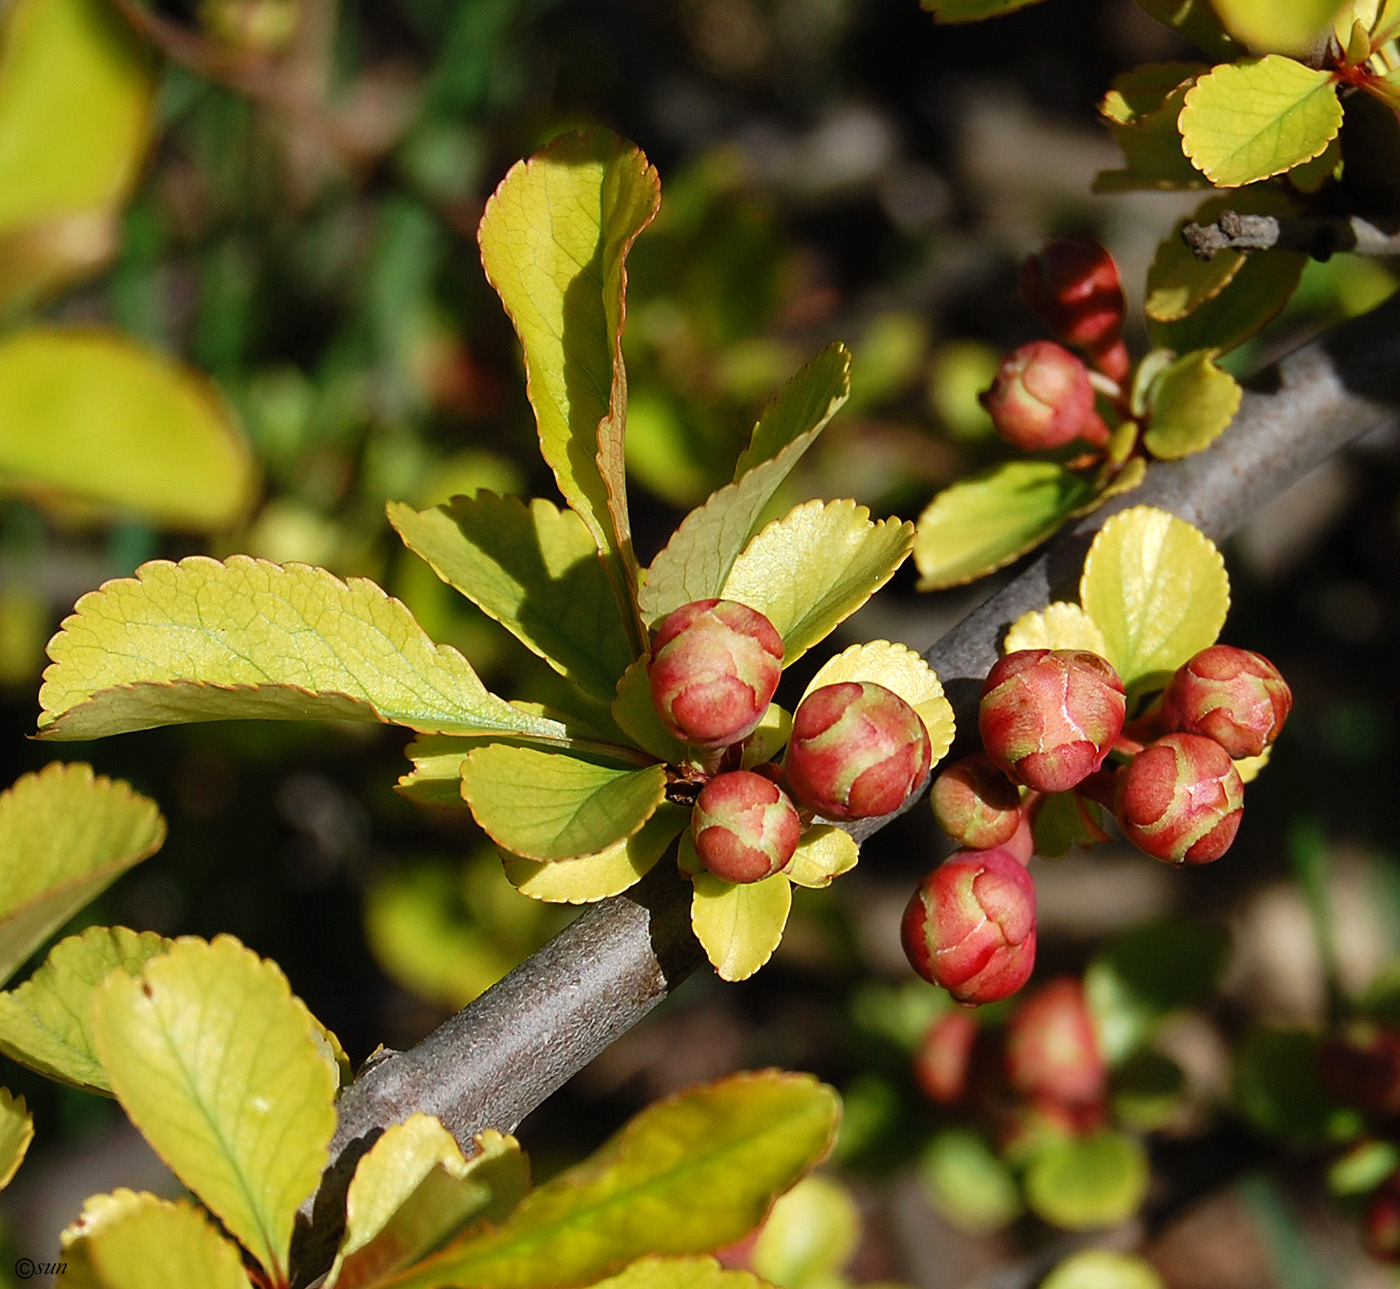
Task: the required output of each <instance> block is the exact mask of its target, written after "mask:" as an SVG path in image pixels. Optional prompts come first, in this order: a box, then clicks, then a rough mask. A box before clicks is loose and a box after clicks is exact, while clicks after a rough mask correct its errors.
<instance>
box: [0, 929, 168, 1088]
mask: <svg viewBox="0 0 1400 1289" xmlns="http://www.w3.org/2000/svg"><path fill="white" fill-rule="evenodd" d="M169 946H170V941H168V940H167V939H165V937H164V936H159V935H156V934H155V932H153V931H143V932H140V933H139V934H138V933H137V932H135V931H128V930H127V929H126V927H124V926H112V927H107V926H95V927H89V928H88V929H87V930H86V931H84V932H82V934H81V935H72V936H69V937H68V938H67V939H66V940H60V941H59V942H58V943H57V944H56V945H54V947H53V948H52V949H50V950H49V956H48V957H47V958H45V959H44V963H43V965H42V966H41V967H40V968H39V969H38V970H37V971H36V972H35V973H34V974H33V975H32V976H31V977H30V978H29V979H28V980H26V981H25V982H24V984H22V985H20V986H19V988H17V989H11V990H8V991H6V992H5V993H3V994H0V1052H4V1053H5V1055H6V1056H8V1057H11V1058H12V1059H14V1060H16V1061H19V1062H20V1063H21V1064H23V1065H27V1066H29V1067H30V1068H31V1069H34V1070H38V1071H39V1072H40V1073H41V1074H45V1075H47V1076H48V1077H49V1078H51V1079H57V1080H59V1081H60V1082H63V1083H71V1084H73V1085H74V1086H75V1087H79V1088H83V1089H84V1090H85V1091H88V1092H99V1093H102V1094H103V1095H108V1096H110V1095H111V1092H112V1085H111V1084H110V1083H109V1082H108V1081H107V1075H106V1072H105V1071H104V1070H103V1069H102V1065H101V1063H100V1062H99V1061H98V1059H97V1050H96V1048H95V1047H94V1046H93V1041H92V996H93V993H94V991H95V990H96V989H97V987H98V985H100V984H101V983H102V982H103V981H104V980H106V979H107V977H108V975H109V974H110V973H111V972H113V971H117V970H120V971H125V972H126V973H127V975H130V976H135V975H140V973H141V968H142V967H143V966H145V964H146V963H147V962H149V961H150V960H151V959H152V958H155V957H158V956H159V955H160V954H162V953H164V952H165V951H166V949H168V948H169Z"/></svg>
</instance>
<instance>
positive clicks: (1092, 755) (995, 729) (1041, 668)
mask: <svg viewBox="0 0 1400 1289" xmlns="http://www.w3.org/2000/svg"><path fill="white" fill-rule="evenodd" d="M1126 710H1127V699H1126V697H1125V696H1124V691H1123V682H1122V680H1121V679H1119V676H1118V673H1117V672H1116V671H1114V670H1113V668H1112V667H1111V666H1110V665H1109V664H1108V663H1107V662H1106V661H1104V659H1102V658H1100V657H1099V656H1098V654H1095V653H1089V652H1088V651H1087V650H1084V649H1053V650H1052V649H1021V650H1018V651H1016V652H1015V653H1009V654H1007V655H1006V657H1005V658H1003V659H1001V661H999V662H998V663H997V664H996V666H994V667H993V668H992V669H991V671H990V672H988V674H987V679H986V681H985V683H984V684H983V686H982V702H981V706H980V708H979V710H978V726H979V728H980V730H981V733H982V746H983V747H985V748H986V750H987V755H988V756H989V757H991V759H992V761H993V762H994V763H995V764H996V765H997V766H999V767H1000V768H1001V769H1002V770H1003V771H1004V772H1005V773H1006V774H1007V775H1009V776H1010V778H1011V779H1013V780H1014V781H1015V782H1017V783H1024V784H1025V785H1026V786H1027V787H1028V788H1033V789H1035V791H1037V792H1065V791H1067V790H1068V789H1070V788H1072V787H1074V786H1075V784H1077V783H1079V782H1080V780H1082V779H1084V778H1085V777H1086V776H1087V775H1090V774H1092V773H1093V772H1094V771H1095V770H1097V769H1098V768H1099V766H1101V765H1102V764H1103V762H1104V758H1105V757H1106V756H1107V755H1108V753H1109V750H1110V749H1111V748H1112V747H1113V743H1114V740H1116V739H1117V737H1118V735H1119V734H1120V733H1121V732H1122V729H1123V718H1124V715H1125V714H1126Z"/></svg>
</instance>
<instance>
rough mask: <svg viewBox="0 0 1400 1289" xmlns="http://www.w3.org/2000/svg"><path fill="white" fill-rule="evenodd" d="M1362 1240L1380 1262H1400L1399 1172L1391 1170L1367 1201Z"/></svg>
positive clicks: (1363, 1218)
mask: <svg viewBox="0 0 1400 1289" xmlns="http://www.w3.org/2000/svg"><path fill="white" fill-rule="evenodd" d="M1361 1243H1362V1246H1363V1247H1364V1248H1365V1250H1366V1252H1367V1253H1369V1254H1370V1255H1371V1256H1372V1257H1373V1258H1375V1259H1376V1260H1377V1261H1378V1262H1400V1173H1392V1174H1391V1175H1390V1176H1389V1177H1387V1178H1386V1179H1385V1181H1383V1182H1382V1183H1381V1184H1380V1185H1379V1186H1378V1187H1377V1188H1376V1189H1375V1190H1374V1191H1372V1192H1371V1198H1370V1199H1368V1200H1367V1201H1366V1211H1365V1213H1364V1214H1363V1215H1362V1218H1361Z"/></svg>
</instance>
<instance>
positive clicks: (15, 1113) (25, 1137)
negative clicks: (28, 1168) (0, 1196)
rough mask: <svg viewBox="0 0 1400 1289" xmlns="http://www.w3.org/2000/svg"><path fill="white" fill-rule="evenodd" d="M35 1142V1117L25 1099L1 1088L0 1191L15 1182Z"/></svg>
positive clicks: (7, 1089)
mask: <svg viewBox="0 0 1400 1289" xmlns="http://www.w3.org/2000/svg"><path fill="white" fill-rule="evenodd" d="M33 1140H34V1116H33V1115H31V1114H30V1113H29V1107H28V1106H26V1105H25V1104H24V1098H23V1097H17V1096H15V1095H14V1094H13V1093H11V1091H10V1089H9V1088H0V1190H4V1189H5V1187H6V1186H8V1185H9V1184H10V1182H11V1181H13V1180H14V1175H15V1174H16V1173H17V1172H18V1171H19V1166H20V1165H21V1164H22V1163H23V1162H24V1157H25V1155H26V1154H28V1153H29V1143H30V1142H31V1141H33Z"/></svg>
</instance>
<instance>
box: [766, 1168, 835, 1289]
mask: <svg viewBox="0 0 1400 1289" xmlns="http://www.w3.org/2000/svg"><path fill="white" fill-rule="evenodd" d="M860 1227H861V1222H860V1209H859V1207H858V1206H857V1205H856V1201H855V1197H854V1196H853V1195H852V1194H851V1192H850V1191H849V1190H847V1189H846V1187H844V1186H842V1185H841V1184H840V1183H839V1182H837V1181H835V1180H834V1179H832V1178H830V1177H824V1176H822V1175H821V1174H820V1173H812V1174H809V1175H808V1176H806V1177H804V1178H803V1179H802V1180H801V1181H800V1182H798V1183H797V1185H796V1186H794V1187H793V1188H792V1189H791V1190H790V1191H788V1193H787V1194H786V1195H781V1196H779V1197H778V1202H777V1203H776V1204H774V1205H773V1211H772V1212H771V1213H769V1215H768V1220H767V1221H766V1222H764V1224H763V1226H762V1227H761V1228H760V1229H759V1232H758V1238H757V1239H756V1240H755V1241H754V1246H753V1254H752V1256H751V1258H750V1265H751V1266H752V1267H753V1269H754V1270H755V1271H756V1272H758V1274H759V1275H761V1276H762V1277H763V1278H764V1280H767V1281H770V1282H772V1283H773V1284H775V1285H785V1286H790V1289H819V1287H820V1286H823V1285H827V1286H830V1285H832V1284H833V1281H834V1280H835V1278H836V1277H838V1276H839V1274H840V1272H841V1270H842V1268H843V1267H845V1265H846V1263H847V1262H849V1261H850V1259H851V1256H852V1255H853V1254H854V1253H855V1251H856V1247H857V1246H858V1244H859V1243H860Z"/></svg>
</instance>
